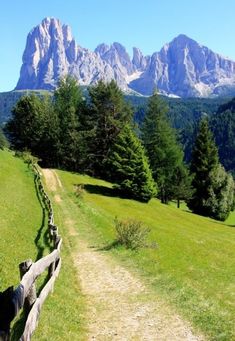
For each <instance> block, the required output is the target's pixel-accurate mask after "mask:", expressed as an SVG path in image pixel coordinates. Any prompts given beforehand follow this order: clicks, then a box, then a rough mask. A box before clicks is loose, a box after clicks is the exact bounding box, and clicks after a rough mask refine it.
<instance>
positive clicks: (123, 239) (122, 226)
mask: <svg viewBox="0 0 235 341" xmlns="http://www.w3.org/2000/svg"><path fill="white" fill-rule="evenodd" d="M115 229H116V233H117V242H118V243H119V244H121V245H123V246H125V247H126V248H127V249H131V250H136V249H139V248H141V247H144V246H146V238H147V236H148V234H149V232H150V229H149V228H147V227H144V226H143V224H142V223H141V222H140V221H137V220H118V219H115Z"/></svg>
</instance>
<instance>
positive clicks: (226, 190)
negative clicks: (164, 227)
mask: <svg viewBox="0 0 235 341" xmlns="http://www.w3.org/2000/svg"><path fill="white" fill-rule="evenodd" d="M191 173H192V174H193V181H192V187H193V189H194V193H193V196H192V198H191V199H190V200H189V201H188V206H189V208H190V209H191V210H192V211H193V212H195V213H197V214H201V215H204V216H209V217H212V218H215V219H218V220H224V219H226V218H227V217H228V215H229V212H230V211H231V210H233V208H234V181H233V179H232V177H231V176H230V175H228V174H227V173H226V172H225V170H224V168H223V167H222V166H221V165H220V163H219V158H218V149H217V147H216V145H215V142H214V139H213V136H212V133H211V131H210V129H209V126H208V120H207V119H206V118H203V119H202V120H201V122H200V126H199V131H198V135H197V138H196V141H195V145H194V148H193V153H192V161H191Z"/></svg>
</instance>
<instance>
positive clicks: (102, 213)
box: [57, 171, 235, 340]
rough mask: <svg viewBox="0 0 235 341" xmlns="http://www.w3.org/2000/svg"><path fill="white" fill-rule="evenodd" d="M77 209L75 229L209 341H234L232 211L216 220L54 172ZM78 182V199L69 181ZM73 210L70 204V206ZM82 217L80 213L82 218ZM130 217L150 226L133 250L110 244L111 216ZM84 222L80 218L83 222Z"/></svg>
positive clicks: (234, 233)
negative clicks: (146, 237)
mask: <svg viewBox="0 0 235 341" xmlns="http://www.w3.org/2000/svg"><path fill="white" fill-rule="evenodd" d="M57 173H58V174H59V177H60V179H61V180H62V184H63V186H64V188H65V191H66V192H67V193H70V194H69V195H70V196H73V198H74V199H73V200H75V201H76V202H77V207H78V208H77V209H78V210H79V211H80V216H81V217H80V221H82V219H83V223H80V224H79V229H80V233H82V235H83V237H84V238H87V239H88V240H89V241H90V243H92V245H94V247H97V248H99V249H102V248H103V249H106V250H108V251H107V252H110V253H111V254H112V255H113V256H114V257H116V258H118V259H119V260H120V262H122V264H124V265H125V266H127V267H128V268H129V269H130V270H132V271H136V272H137V273H138V274H139V275H140V276H141V277H142V278H143V280H145V282H146V284H147V285H149V286H151V287H152V288H154V290H156V293H158V294H160V295H161V296H162V297H164V298H165V300H166V301H167V302H171V304H173V305H174V306H175V307H176V308H177V309H178V311H179V312H180V313H181V314H182V315H183V316H184V317H185V318H186V319H188V320H189V321H190V322H191V323H192V324H193V325H194V326H195V327H196V328H198V329H199V330H201V331H202V332H203V333H204V334H205V335H207V336H208V338H209V339H210V340H235V329H234V327H235V270H234V269H235V228H234V225H235V214H234V213H232V214H231V215H230V217H229V219H228V221H227V222H225V223H221V222H217V221H215V220H212V219H209V218H204V217H201V216H198V215H195V214H192V213H190V212H189V211H188V210H186V207H185V206H184V205H183V206H182V209H177V208H176V207H174V204H172V205H163V204H161V203H160V202H159V201H158V200H156V199H152V200H151V201H150V202H149V203H148V204H145V203H140V202H137V201H133V200H127V199H122V198H119V197H115V193H114V192H112V189H111V187H112V186H111V184H109V183H106V182H104V181H101V180H96V179H93V178H90V177H88V176H81V175H76V174H72V173H68V172H63V171H58V172H57ZM81 184H83V186H84V192H83V193H82V194H81V198H76V196H75V195H74V194H72V193H73V191H74V185H81ZM72 209H73V208H72ZM82 217H83V218H82ZM115 217H117V218H118V219H136V220H139V221H142V222H143V223H144V225H145V226H147V227H149V228H150V229H151V233H150V236H149V244H150V246H151V244H152V243H154V242H156V243H157V247H153V248H151V247H150V248H145V249H142V250H140V251H138V252H133V251H130V250H125V249H124V248H122V247H112V243H113V241H114V240H115V229H114V219H115ZM84 221H85V223H84Z"/></svg>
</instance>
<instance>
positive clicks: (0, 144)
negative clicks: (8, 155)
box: [0, 128, 9, 149]
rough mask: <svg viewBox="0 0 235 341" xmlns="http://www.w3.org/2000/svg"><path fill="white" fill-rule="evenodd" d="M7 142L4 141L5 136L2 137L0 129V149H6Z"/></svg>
mask: <svg viewBox="0 0 235 341" xmlns="http://www.w3.org/2000/svg"><path fill="white" fill-rule="evenodd" d="M8 145H9V144H8V141H7V139H6V136H5V135H4V133H3V131H2V129H1V128H0V149H4V148H6V147H8Z"/></svg>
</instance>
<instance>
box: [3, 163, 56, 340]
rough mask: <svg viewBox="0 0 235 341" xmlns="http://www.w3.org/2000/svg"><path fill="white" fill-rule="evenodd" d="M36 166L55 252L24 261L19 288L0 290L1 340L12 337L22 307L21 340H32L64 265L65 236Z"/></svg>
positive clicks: (21, 265) (37, 184)
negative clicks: (40, 284) (38, 284)
mask: <svg viewBox="0 0 235 341" xmlns="http://www.w3.org/2000/svg"><path fill="white" fill-rule="evenodd" d="M32 168H33V171H34V174H35V184H36V186H37V188H38V192H39V195H40V197H41V199H42V201H43V203H44V205H45V208H46V210H47V212H48V232H49V236H50V241H51V243H52V248H53V251H52V252H51V253H50V254H49V255H47V256H45V257H43V258H41V259H39V260H38V261H37V262H35V263H33V262H32V260H27V261H25V262H23V263H21V264H20V265H19V270H20V277H21V281H20V283H19V285H18V287H17V288H16V289H15V290H14V288H13V287H9V288H8V289H6V290H5V291H4V292H0V341H9V340H10V325H11V321H12V320H13V319H14V318H15V317H16V316H17V315H18V313H19V312H20V310H21V309H22V308H23V309H24V311H25V313H26V314H27V320H26V323H25V327H24V332H23V334H22V336H21V337H20V339H19V340H20V341H29V340H30V339H31V336H32V334H33V332H34V330H35V329H36V327H37V323H38V319H39V314H40V310H41V307H42V305H43V303H44V301H45V299H46V297H47V296H48V294H49V293H50V292H51V291H53V287H54V283H55V280H56V278H57V276H58V274H59V272H60V268H61V258H60V249H61V244H62V238H61V237H60V236H59V234H58V228H57V226H56V225H55V224H54V214H53V208H52V204H51V201H50V199H49V197H48V195H47V193H46V192H45V190H44V187H43V184H42V181H41V176H40V173H39V171H38V168H37V166H36V165H32ZM46 269H48V281H47V283H46V284H45V285H44V287H43V289H42V290H41V291H40V294H39V296H38V297H37V294H36V286H35V281H36V279H37V278H38V276H40V275H41V274H42V273H43V272H44V271H45V270H46Z"/></svg>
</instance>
